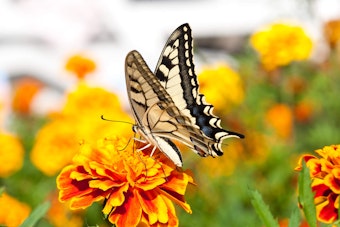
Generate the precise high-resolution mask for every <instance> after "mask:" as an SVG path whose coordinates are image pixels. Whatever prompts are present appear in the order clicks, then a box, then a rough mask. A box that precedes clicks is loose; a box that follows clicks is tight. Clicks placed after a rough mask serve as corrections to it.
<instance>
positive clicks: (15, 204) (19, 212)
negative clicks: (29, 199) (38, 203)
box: [0, 192, 31, 226]
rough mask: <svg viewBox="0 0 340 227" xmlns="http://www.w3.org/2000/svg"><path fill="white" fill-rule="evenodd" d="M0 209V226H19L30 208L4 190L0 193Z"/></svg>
mask: <svg viewBox="0 0 340 227" xmlns="http://www.w3.org/2000/svg"><path fill="white" fill-rule="evenodd" d="M0 211H1V212H0V226H20V224H21V223H22V222H23V221H24V220H25V219H26V218H27V217H28V215H29V214H30V212H31V208H30V207H29V206H28V205H26V204H24V203H22V202H19V201H18V200H16V199H15V198H13V197H12V196H10V195H8V194H7V193H5V192H4V193H2V194H1V195H0ZM4 211H6V212H4Z"/></svg>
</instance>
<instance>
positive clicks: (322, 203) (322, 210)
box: [295, 145, 340, 223]
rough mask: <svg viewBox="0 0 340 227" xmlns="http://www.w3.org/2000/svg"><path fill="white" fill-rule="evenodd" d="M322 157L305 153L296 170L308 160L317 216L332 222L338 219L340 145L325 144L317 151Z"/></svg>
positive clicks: (307, 164) (326, 221)
mask: <svg viewBox="0 0 340 227" xmlns="http://www.w3.org/2000/svg"><path fill="white" fill-rule="evenodd" d="M315 152H316V153H317V154H318V155H319V156H320V157H316V156H314V155H310V154H306V155H303V156H302V157H301V158H300V160H299V164H298V166H297V167H296V168H295V170H301V169H302V161H304V162H306V166H307V167H308V168H309V171H310V176H311V179H312V185H311V187H312V190H313V192H314V193H315V194H314V203H315V205H316V212H317V218H318V220H319V221H321V222H324V223H332V222H334V221H336V220H337V219H338V209H339V194H340V183H339V182H340V165H339V164H340V145H331V146H325V147H324V148H322V149H318V150H316V151H315Z"/></svg>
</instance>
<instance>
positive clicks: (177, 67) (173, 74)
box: [155, 24, 243, 156]
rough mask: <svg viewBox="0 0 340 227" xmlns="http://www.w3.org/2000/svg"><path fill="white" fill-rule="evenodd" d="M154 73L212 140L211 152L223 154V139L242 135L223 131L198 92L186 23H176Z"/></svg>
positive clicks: (208, 105)
mask: <svg viewBox="0 0 340 227" xmlns="http://www.w3.org/2000/svg"><path fill="white" fill-rule="evenodd" d="M155 75H156V76H157V78H158V79H159V81H160V83H161V84H162V86H163V87H164V88H165V89H166V91H167V92H168V94H169V95H170V96H171V97H172V100H173V102H174V103H175V105H176V106H177V107H178V108H179V109H180V110H181V112H182V113H183V114H184V115H186V116H187V117H189V118H190V120H191V121H192V124H193V125H196V126H197V127H198V128H199V129H200V130H201V131H202V132H203V134H204V135H205V136H207V137H208V138H210V139H212V140H214V141H215V143H213V144H211V145H210V148H211V151H210V153H211V155H213V156H216V155H222V154H223V152H222V150H221V143H222V140H223V139H225V138H228V137H239V138H240V137H243V136H242V135H240V134H238V133H234V132H230V131H226V130H224V129H222V128H221V126H220V119H219V118H218V117H216V116H214V115H213V113H212V111H213V106H212V105H210V104H208V103H206V102H205V97H204V95H203V94H199V92H198V90H199V85H198V81H197V76H196V74H195V69H194V63H193V39H192V36H191V29H190V27H189V25H188V24H183V25H181V26H180V27H178V28H177V29H176V30H175V31H174V32H173V33H172V34H171V36H170V38H169V39H168V41H167V43H166V45H165V47H164V49H163V51H162V54H161V56H160V59H159V60H158V63H157V67H156V71H155Z"/></svg>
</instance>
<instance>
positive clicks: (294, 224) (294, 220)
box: [288, 207, 300, 227]
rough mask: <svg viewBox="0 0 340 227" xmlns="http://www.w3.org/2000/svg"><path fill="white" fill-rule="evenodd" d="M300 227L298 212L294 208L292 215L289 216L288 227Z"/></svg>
mask: <svg viewBox="0 0 340 227" xmlns="http://www.w3.org/2000/svg"><path fill="white" fill-rule="evenodd" d="M299 226H300V212H299V209H298V207H295V209H294V210H293V212H292V214H291V215H290V219H289V225H288V227H299Z"/></svg>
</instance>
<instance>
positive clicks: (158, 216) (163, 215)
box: [136, 191, 168, 224]
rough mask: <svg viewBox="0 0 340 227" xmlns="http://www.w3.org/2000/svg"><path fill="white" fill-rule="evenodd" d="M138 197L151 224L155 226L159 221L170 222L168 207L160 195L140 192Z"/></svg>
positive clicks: (137, 194)
mask: <svg viewBox="0 0 340 227" xmlns="http://www.w3.org/2000/svg"><path fill="white" fill-rule="evenodd" d="M136 196H137V198H138V200H139V202H140V204H141V206H142V209H143V211H144V212H145V213H146V214H148V219H149V223H150V224H155V223H156V222H157V221H160V222H162V223H166V222H168V215H167V206H166V204H165V203H164V200H163V198H162V197H161V196H160V194H158V193H156V192H155V191H139V192H138V193H136Z"/></svg>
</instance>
